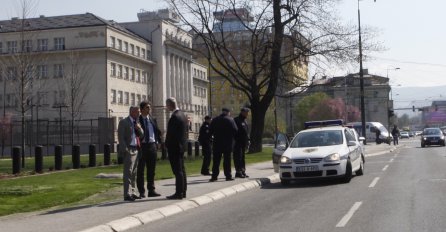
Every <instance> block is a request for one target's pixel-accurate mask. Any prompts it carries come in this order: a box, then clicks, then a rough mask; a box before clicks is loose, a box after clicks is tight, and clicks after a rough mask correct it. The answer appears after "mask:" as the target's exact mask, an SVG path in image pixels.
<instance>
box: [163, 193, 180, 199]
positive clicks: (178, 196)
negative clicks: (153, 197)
mask: <svg viewBox="0 0 446 232" xmlns="http://www.w3.org/2000/svg"><path fill="white" fill-rule="evenodd" d="M166 198H167V199H169V200H181V199H183V194H181V195H180V194H173V195H170V196H167V197H166Z"/></svg>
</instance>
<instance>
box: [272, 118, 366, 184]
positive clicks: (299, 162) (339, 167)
mask: <svg viewBox="0 0 446 232" xmlns="http://www.w3.org/2000/svg"><path fill="white" fill-rule="evenodd" d="M335 121H338V120H328V121H312V122H307V123H305V127H306V128H309V129H305V130H302V131H300V132H299V133H298V134H297V135H296V136H295V137H294V138H293V140H292V141H291V143H290V146H289V147H288V148H287V149H286V150H285V152H283V155H282V156H281V157H280V162H279V176H280V180H281V183H282V184H283V185H287V184H288V183H289V182H290V181H291V180H297V179H308V178H322V177H337V178H341V180H342V181H343V182H345V183H348V182H350V179H351V178H352V176H353V173H356V175H358V176H360V175H363V173H364V162H365V157H364V154H363V148H362V145H361V142H362V141H363V140H364V139H365V138H364V137H359V138H358V136H357V134H356V133H355V132H354V129H352V128H348V127H344V126H342V120H339V121H340V123H334V122H335ZM327 122H328V123H327Z"/></svg>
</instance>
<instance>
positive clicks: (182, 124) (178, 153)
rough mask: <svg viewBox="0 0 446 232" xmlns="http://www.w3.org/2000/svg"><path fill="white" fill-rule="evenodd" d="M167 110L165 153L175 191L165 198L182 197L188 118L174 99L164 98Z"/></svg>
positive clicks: (184, 192) (185, 187)
mask: <svg viewBox="0 0 446 232" xmlns="http://www.w3.org/2000/svg"><path fill="white" fill-rule="evenodd" d="M166 107H167V110H169V111H171V112H172V115H171V116H170V119H169V122H168V123H167V132H166V141H165V145H166V148H167V154H168V156H169V161H170V166H171V168H172V172H173V174H174V175H175V193H174V194H173V195H170V196H167V197H166V198H167V199H183V198H185V197H186V191H187V180H186V169H185V168H184V152H185V150H186V149H187V137H188V136H187V135H188V125H189V124H188V120H187V118H186V116H185V114H184V113H183V111H181V110H180V109H179V108H178V106H177V102H176V99H175V98H173V97H171V98H168V99H167V100H166Z"/></svg>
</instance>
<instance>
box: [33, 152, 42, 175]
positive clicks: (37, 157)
mask: <svg viewBox="0 0 446 232" xmlns="http://www.w3.org/2000/svg"><path fill="white" fill-rule="evenodd" d="M42 149H43V147H42V146H36V148H35V151H34V158H35V162H34V167H35V168H34V170H35V171H36V173H42V172H43V155H42Z"/></svg>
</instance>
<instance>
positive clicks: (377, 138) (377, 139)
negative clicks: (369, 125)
mask: <svg viewBox="0 0 446 232" xmlns="http://www.w3.org/2000/svg"><path fill="white" fill-rule="evenodd" d="M380 135H381V131H380V130H379V129H378V127H375V136H376V140H375V141H376V144H380V143H381V140H380V139H379V136H380Z"/></svg>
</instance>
